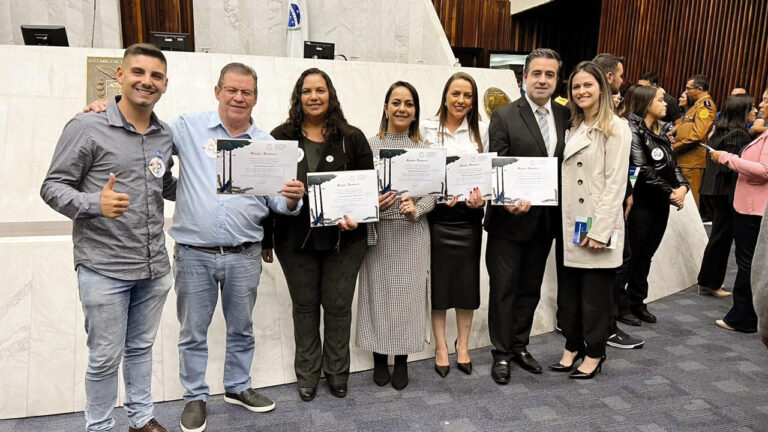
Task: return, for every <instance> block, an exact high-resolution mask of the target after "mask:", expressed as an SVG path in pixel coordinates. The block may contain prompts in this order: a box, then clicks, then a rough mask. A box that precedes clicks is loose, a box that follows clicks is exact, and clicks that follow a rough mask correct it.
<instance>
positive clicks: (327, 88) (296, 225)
mask: <svg viewBox="0 0 768 432" xmlns="http://www.w3.org/2000/svg"><path fill="white" fill-rule="evenodd" d="M272 136H273V137H275V139H278V140H298V141H299V162H298V173H297V174H298V179H299V180H301V181H303V182H304V184H305V187H306V182H307V173H308V172H321V171H346V170H366V169H373V156H372V154H371V148H370V146H369V145H368V140H367V139H366V137H365V135H363V133H362V132H361V131H360V130H359V129H357V128H355V127H353V126H350V125H349V124H348V123H347V121H346V119H345V118H344V114H343V113H342V111H341V105H340V104H339V100H338V98H337V97H336V89H335V88H334V87H333V83H332V82H331V79H330V77H329V76H328V75H327V74H326V73H325V72H323V71H321V70H319V69H315V68H312V69H307V70H306V71H304V72H303V73H302V74H301V76H300V77H299V79H298V81H296V85H295V86H294V89H293V93H292V95H291V107H290V111H289V113H288V120H286V122H285V123H283V124H282V125H280V126H278V127H277V128H275V129H274V130H273V131H272ZM274 247H275V253H276V254H277V257H278V258H279V261H280V266H281V267H282V269H283V273H284V274H285V279H286V281H287V282H288V290H289V291H290V293H291V301H292V303H293V328H294V339H295V342H296V356H295V359H294V369H295V371H296V379H297V381H298V387H299V396H300V397H301V399H302V400H304V401H311V400H312V399H314V397H315V394H316V391H317V382H318V381H319V379H320V371H321V369H322V371H323V373H324V374H325V376H326V378H327V380H328V386H329V388H330V391H331V393H332V394H333V395H334V396H336V397H344V396H346V394H347V379H348V377H349V362H350V359H349V334H350V325H351V323H352V297H353V296H354V293H355V282H356V279H357V272H358V270H359V269H360V264H361V263H362V261H363V256H364V254H365V250H366V230H365V229H360V228H358V226H357V224H356V223H355V222H353V221H352V220H350V219H349V218H347V217H346V216H345V217H344V221H341V222H339V226H338V227H317V228H311V229H310V225H309V201H308V198H307V196H306V195H305V196H304V202H303V205H302V208H301V213H300V214H299V215H298V216H284V215H279V214H278V215H274ZM320 306H322V307H323V313H324V315H323V324H324V337H323V343H321V341H320V330H319V329H320Z"/></svg>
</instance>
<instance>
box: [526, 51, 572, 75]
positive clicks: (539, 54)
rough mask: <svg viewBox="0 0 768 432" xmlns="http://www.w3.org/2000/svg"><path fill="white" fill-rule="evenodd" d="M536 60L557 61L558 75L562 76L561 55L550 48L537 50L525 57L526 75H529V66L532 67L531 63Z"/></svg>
mask: <svg viewBox="0 0 768 432" xmlns="http://www.w3.org/2000/svg"><path fill="white" fill-rule="evenodd" d="M535 58H547V59H552V60H557V74H558V75H559V74H560V68H562V67H563V61H562V60H561V59H560V54H558V53H557V51H555V50H553V49H550V48H536V49H535V50H533V51H531V53H530V54H528V55H527V56H526V57H525V67H524V68H523V73H524V74H527V73H528V66H530V65H531V61H532V60H533V59H535Z"/></svg>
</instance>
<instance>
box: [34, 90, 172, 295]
mask: <svg viewBox="0 0 768 432" xmlns="http://www.w3.org/2000/svg"><path fill="white" fill-rule="evenodd" d="M119 100H120V96H118V97H117V98H115V99H114V100H112V101H110V102H109V104H108V105H107V109H106V111H105V112H102V113H98V114H97V113H92V112H91V113H86V114H79V115H77V116H75V117H74V118H73V119H72V120H70V121H69V123H67V125H66V126H65V127H64V131H63V132H62V134H61V137H60V138H59V142H58V144H56V150H55V152H54V154H53V160H52V161H51V167H50V168H49V169H48V174H47V175H46V177H45V180H44V181H43V186H42V188H41V190H40V195H41V196H42V197H43V200H45V202H46V203H47V204H48V205H49V206H51V207H52V208H53V209H54V210H56V211H58V212H59V213H61V214H63V215H65V216H67V217H69V218H70V219H73V220H74V229H73V233H72V240H73V242H74V255H75V268H77V266H78V265H80V264H82V265H85V266H86V267H88V268H90V269H92V270H94V271H96V272H98V273H100V274H102V275H104V276H108V277H112V278H116V279H121V280H139V279H154V278H157V277H161V276H164V275H165V274H167V273H168V272H169V271H170V270H171V267H170V262H169V260H168V253H167V251H166V249H165V235H164V233H163V222H164V218H163V197H165V198H168V199H174V198H175V193H176V180H175V179H174V178H173V177H172V175H171V166H172V165H173V162H172V160H171V152H172V146H173V135H172V133H171V128H170V127H169V126H168V125H167V124H165V123H163V122H161V121H160V120H159V119H158V118H157V116H155V114H154V113H152V117H151V120H150V126H149V128H148V129H147V130H146V131H145V132H144V134H143V135H142V134H140V133H139V132H138V131H137V130H136V129H135V128H134V127H133V125H131V124H130V123H128V122H127V121H126V120H125V117H123V115H122V114H121V113H120V110H119V109H118V108H117V102H118V101H119ZM159 161H162V167H164V168H165V173H164V174H161V172H162V168H160V166H161V165H160V164H159V163H158V162H159ZM109 173H114V174H115V178H116V181H115V186H114V191H115V192H118V193H126V194H128V195H129V196H130V207H129V208H128V211H126V212H125V214H123V215H122V216H120V217H118V218H116V219H110V218H106V217H103V216H102V213H101V204H100V198H101V191H102V189H103V188H104V185H106V184H107V182H108V181H109Z"/></svg>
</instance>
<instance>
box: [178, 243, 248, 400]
mask: <svg viewBox="0 0 768 432" xmlns="http://www.w3.org/2000/svg"><path fill="white" fill-rule="evenodd" d="M173 271H174V275H175V277H176V283H175V285H174V287H175V290H176V296H177V302H176V314H177V316H178V318H179V323H180V324H181V330H180V333H179V378H180V379H181V385H183V386H184V388H185V389H186V391H185V392H184V400H185V401H187V402H189V401H193V400H202V401H205V400H207V399H208V395H209V394H210V389H209V388H208V384H206V383H205V371H206V368H207V366H208V340H207V339H208V326H210V324H211V318H212V317H213V311H214V309H215V308H216V303H217V301H218V298H219V290H221V306H222V309H223V312H224V319H225V320H226V324H227V353H226V356H225V360H224V389H225V390H226V391H227V392H229V393H239V392H241V391H244V390H247V389H249V388H251V364H252V363H253V350H254V339H253V320H252V318H251V314H252V313H253V306H254V305H255V304H256V289H257V288H258V286H259V277H260V276H261V243H256V244H253V245H252V246H250V247H249V248H248V249H245V250H244V251H243V252H241V253H227V254H223V255H222V254H219V253H216V254H212V253H208V252H202V251H199V250H195V249H192V248H190V247H188V246H183V245H181V246H180V245H176V249H175V251H174V263H173Z"/></svg>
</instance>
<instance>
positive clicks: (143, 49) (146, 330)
mask: <svg viewBox="0 0 768 432" xmlns="http://www.w3.org/2000/svg"><path fill="white" fill-rule="evenodd" d="M166 71H167V66H166V60H165V56H164V55H163V53H162V52H160V50H158V49H157V48H156V47H154V46H153V45H147V44H134V45H131V46H130V47H128V48H127V49H126V50H125V53H124V56H123V61H122V64H121V66H120V67H118V69H117V80H118V83H119V84H120V85H121V86H122V96H118V97H116V98H115V99H114V100H113V101H110V102H109V104H108V105H107V109H106V111H105V112H103V113H88V114H81V115H77V116H75V118H73V119H72V120H70V121H69V123H67V125H66V126H65V127H64V131H63V132H62V134H61V137H60V138H59V142H58V144H57V145H56V150H55V152H54V155H53V160H52V161H51V166H50V168H49V170H48V174H47V175H46V178H45V181H44V182H43V186H42V189H41V190H40V195H41V196H42V197H43V199H44V200H45V202H46V203H47V204H48V205H50V206H51V207H52V208H53V209H54V210H56V211H58V212H60V213H62V214H63V215H65V216H67V217H69V218H71V219H72V220H73V221H74V229H73V233H72V240H73V242H74V258H75V269H76V270H77V277H78V285H79V293H80V301H81V303H82V305H83V312H84V314H85V330H86V332H87V333H88V348H89V354H88V367H87V369H86V373H85V393H86V407H85V420H86V428H87V430H89V431H102V430H111V429H112V428H113V427H114V424H115V421H114V419H113V418H112V408H113V407H114V406H115V403H116V401H117V385H118V383H117V379H118V378H117V374H118V368H119V366H120V361H121V360H124V372H123V374H124V378H125V387H126V391H125V411H126V413H127V414H128V419H129V422H130V424H131V427H130V428H129V431H146V432H150V431H152V432H157V431H165V428H163V427H162V426H160V424H159V423H158V422H157V421H156V420H155V419H154V417H153V406H152V394H151V380H152V345H153V343H154V341H155V335H156V334H157V328H158V325H159V323H160V315H161V312H162V309H163V304H164V303H165V298H166V296H167V294H168V290H169V289H170V288H171V285H172V283H173V277H172V275H171V273H170V270H171V267H170V263H169V260H168V253H167V251H166V249H165V235H164V233H163V198H164V197H165V198H169V199H173V198H174V195H175V188H176V181H175V179H174V178H173V177H172V176H171V171H170V166H171V165H172V162H171V151H172V145H173V137H172V133H171V128H170V127H169V126H168V125H167V124H165V123H163V122H161V121H160V120H159V119H158V118H157V116H156V115H155V114H154V112H153V111H152V110H153V108H154V106H155V103H157V101H158V100H159V99H160V97H161V96H162V94H163V93H164V92H165V90H166V87H167V85H168V78H167V77H166Z"/></svg>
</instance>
